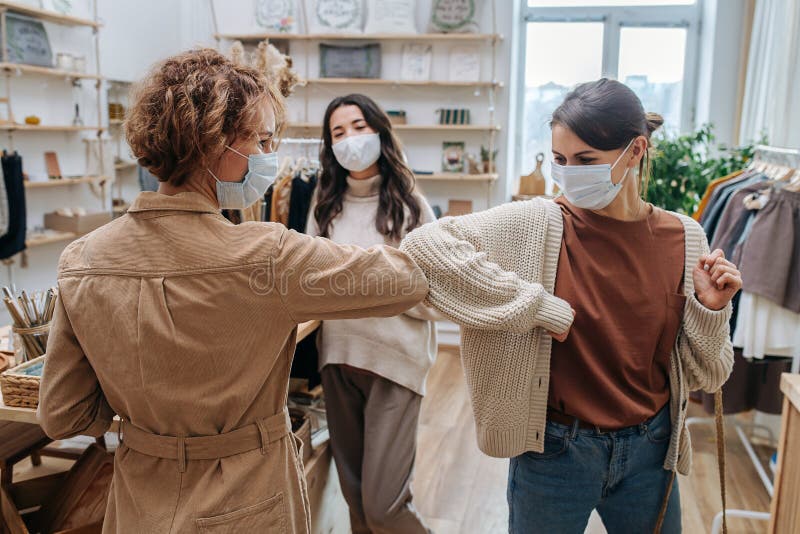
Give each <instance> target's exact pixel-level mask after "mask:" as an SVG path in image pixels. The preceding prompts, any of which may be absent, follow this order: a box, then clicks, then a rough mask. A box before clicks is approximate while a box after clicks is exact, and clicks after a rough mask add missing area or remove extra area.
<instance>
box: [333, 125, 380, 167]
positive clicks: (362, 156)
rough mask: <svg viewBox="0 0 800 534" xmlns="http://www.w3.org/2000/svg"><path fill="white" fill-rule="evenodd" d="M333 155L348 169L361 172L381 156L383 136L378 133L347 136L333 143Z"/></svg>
mask: <svg viewBox="0 0 800 534" xmlns="http://www.w3.org/2000/svg"><path fill="white" fill-rule="evenodd" d="M333 155H334V156H336V161H338V162H339V165H341V166H342V167H344V168H345V169H347V170H348V171H350V172H361V171H363V170H365V169H368V168H370V167H371V166H372V165H374V164H375V162H376V161H378V159H379V158H380V157H381V137H380V135H378V134H376V133H371V134H363V135H351V136H350V137H345V138H344V139H342V140H341V141H339V142H338V143H336V144H335V145H333Z"/></svg>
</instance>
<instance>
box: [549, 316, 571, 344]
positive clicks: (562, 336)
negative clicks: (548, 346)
mask: <svg viewBox="0 0 800 534" xmlns="http://www.w3.org/2000/svg"><path fill="white" fill-rule="evenodd" d="M572 318H573V319H575V310H572ZM570 330H572V325H570V327H569V328H567V331H566V332H563V333H561V334H556V333H553V332H548V333H549V334H550V337H552V338H553V339H554V340H556V341H558V342H559V343H563V342H564V341H566V340H567V337H568V336H569V331H570Z"/></svg>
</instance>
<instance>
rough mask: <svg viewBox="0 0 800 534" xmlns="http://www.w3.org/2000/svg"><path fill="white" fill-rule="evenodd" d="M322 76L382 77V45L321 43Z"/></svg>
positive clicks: (320, 70)
mask: <svg viewBox="0 0 800 534" xmlns="http://www.w3.org/2000/svg"><path fill="white" fill-rule="evenodd" d="M319 62H320V64H319V75H320V76H321V77H322V78H380V77H381V45H379V44H368V45H363V46H334V45H326V44H321V45H319Z"/></svg>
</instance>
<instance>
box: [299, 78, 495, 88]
mask: <svg viewBox="0 0 800 534" xmlns="http://www.w3.org/2000/svg"><path fill="white" fill-rule="evenodd" d="M304 84H305V85H382V86H388V87H391V86H413V87H497V88H501V87H503V84H502V83H500V82H450V81H445V80H442V81H407V80H384V79H382V78H310V79H308V80H305V81H304Z"/></svg>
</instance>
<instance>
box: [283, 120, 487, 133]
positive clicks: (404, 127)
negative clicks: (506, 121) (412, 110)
mask: <svg viewBox="0 0 800 534" xmlns="http://www.w3.org/2000/svg"><path fill="white" fill-rule="evenodd" d="M286 127H287V128H290V129H295V130H298V129H306V130H320V129H321V128H322V125H320V124H317V123H311V122H293V123H289V124H287V125H286ZM392 129H393V130H397V131H411V132H492V131H495V132H499V131H500V126H499V125H495V126H488V125H479V124H393V125H392Z"/></svg>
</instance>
